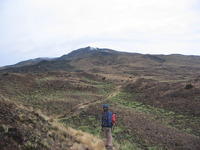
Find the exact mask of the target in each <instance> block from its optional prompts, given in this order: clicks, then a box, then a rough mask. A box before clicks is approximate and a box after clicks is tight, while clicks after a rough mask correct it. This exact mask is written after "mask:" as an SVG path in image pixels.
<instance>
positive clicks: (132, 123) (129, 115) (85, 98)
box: [0, 72, 200, 150]
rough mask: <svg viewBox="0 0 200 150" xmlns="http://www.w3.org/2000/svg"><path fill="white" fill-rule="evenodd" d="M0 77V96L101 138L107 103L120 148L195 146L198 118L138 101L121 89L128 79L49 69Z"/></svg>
mask: <svg viewBox="0 0 200 150" xmlns="http://www.w3.org/2000/svg"><path fill="white" fill-rule="evenodd" d="M0 79H1V82H0V84H1V88H0V91H1V97H4V98H9V99H11V100H13V101H18V102H20V103H22V104H23V105H26V106H27V107H29V106H30V107H33V108H34V109H40V110H41V111H42V112H44V113H46V114H47V115H50V116H54V117H56V118H58V119H59V121H60V122H62V123H64V124H65V125H66V126H71V127H74V128H76V129H80V130H82V131H85V132H89V133H91V134H94V135H95V136H99V137H101V138H102V132H101V127H100V124H101V122H100V121H101V111H102V110H101V108H102V104H103V103H108V104H109V105H110V107H111V110H112V111H113V112H116V113H117V117H118V118H117V119H118V122H117V126H116V127H114V129H113V137H114V143H115V145H116V147H120V148H121V149H122V150H123V149H124V150H126V149H127V150H130V149H145V148H148V149H169V148H170V149H181V148H187V147H190V148H196V146H195V144H196V145H197V143H198V142H199V137H197V136H200V135H199V133H198V131H199V128H200V127H199V120H200V118H199V117H198V116H196V117H195V116H192V115H190V114H187V115H186V114H184V113H180V112H179V113H177V112H175V111H172V110H168V109H165V108H160V107H158V106H153V105H149V104H146V103H144V102H141V101H140V99H139V98H140V97H141V96H142V93H137V92H135V93H133V92H131V91H127V90H125V89H126V88H122V87H125V85H126V81H127V82H128V83H132V82H133V83H134V82H135V79H134V78H131V79H130V78H122V77H121V78H120V77H116V78H115V77H114V76H113V77H112V76H111V77H110V76H109V75H105V76H100V75H93V74H87V73H67V72H58V73H56V72H55V73H48V74H38V75H23V74H8V75H1V78H0ZM128 80H129V81H128ZM146 100H148V98H147V99H146ZM188 122H189V124H188ZM183 138H184V139H185V141H183Z"/></svg>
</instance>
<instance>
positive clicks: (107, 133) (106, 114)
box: [102, 104, 113, 150]
mask: <svg viewBox="0 0 200 150" xmlns="http://www.w3.org/2000/svg"><path fill="white" fill-rule="evenodd" d="M111 128H112V112H111V111H110V110H108V104H104V105H103V113H102V129H103V132H104V138H105V146H106V148H109V149H110V150H112V147H113V144H112V131H111Z"/></svg>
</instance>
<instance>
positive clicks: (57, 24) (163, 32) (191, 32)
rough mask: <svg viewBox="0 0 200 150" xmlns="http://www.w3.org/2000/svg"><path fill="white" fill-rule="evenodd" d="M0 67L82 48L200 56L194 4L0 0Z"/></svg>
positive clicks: (190, 0)
mask: <svg viewBox="0 0 200 150" xmlns="http://www.w3.org/2000/svg"><path fill="white" fill-rule="evenodd" d="M0 21H1V24H0V53H1V54H0V57H1V59H0V66H2V65H8V64H13V63H16V62H18V61H21V60H25V59H30V58H35V57H58V56H61V55H63V54H66V53H69V52H70V51H71V50H74V49H77V48H80V47H85V46H88V45H90V46H93V47H100V48H101V47H107V48H111V49H116V50H120V51H128V52H138V53H143V54H146V53H149V54H171V53H181V54H186V55H200V2H199V1H198V0H101V1H99V0H84V1H82V0H1V1H0Z"/></svg>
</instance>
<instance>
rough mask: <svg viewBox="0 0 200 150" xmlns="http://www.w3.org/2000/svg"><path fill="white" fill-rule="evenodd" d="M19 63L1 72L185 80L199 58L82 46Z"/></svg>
mask: <svg viewBox="0 0 200 150" xmlns="http://www.w3.org/2000/svg"><path fill="white" fill-rule="evenodd" d="M36 60H41V61H38V63H36V64H33V63H32V61H31V62H30V64H31V65H28V64H29V61H25V62H26V63H23V62H22V63H18V64H21V65H18V64H16V65H13V66H12V67H9V66H8V67H4V68H2V69H0V72H18V73H20V72H21V73H27V72H30V73H33V72H34V73H41V72H49V71H75V72H92V73H104V74H105V73H107V74H120V75H122V76H125V75H126V76H130V77H149V78H157V79H159V80H188V79H196V78H199V76H200V57H199V56H184V55H179V54H172V55H149V54H148V55H143V54H138V53H126V52H119V51H115V50H111V49H106V48H101V49H100V48H92V47H85V48H81V49H78V50H74V51H72V52H71V53H69V54H67V55H63V56H61V57H59V58H54V59H45V60H42V59H36Z"/></svg>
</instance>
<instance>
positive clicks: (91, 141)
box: [51, 120, 105, 150]
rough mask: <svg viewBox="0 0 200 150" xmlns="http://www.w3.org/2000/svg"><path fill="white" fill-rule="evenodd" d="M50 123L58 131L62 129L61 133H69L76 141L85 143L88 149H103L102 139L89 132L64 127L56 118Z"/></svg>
mask: <svg viewBox="0 0 200 150" xmlns="http://www.w3.org/2000/svg"><path fill="white" fill-rule="evenodd" d="M51 124H52V126H53V127H56V128H58V129H59V130H60V131H62V133H66V134H68V135H70V136H71V137H72V138H74V139H75V140H76V141H78V142H79V143H81V144H83V145H86V146H87V147H88V148H89V149H90V150H105V147H104V143H103V141H102V140H101V139H99V138H97V137H95V136H93V135H91V134H89V133H86V132H83V131H79V130H75V129H73V128H71V127H65V126H64V125H62V124H61V123H59V122H58V121H57V120H54V121H53V122H52V123H51ZM77 148H78V147H77ZM77 150H79V149H77ZM80 150H81V149H80Z"/></svg>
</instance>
